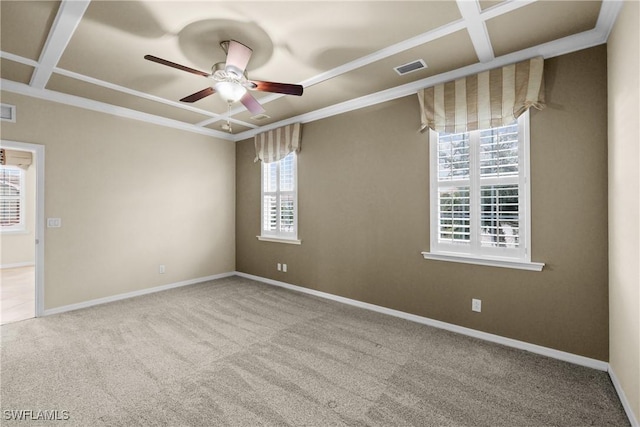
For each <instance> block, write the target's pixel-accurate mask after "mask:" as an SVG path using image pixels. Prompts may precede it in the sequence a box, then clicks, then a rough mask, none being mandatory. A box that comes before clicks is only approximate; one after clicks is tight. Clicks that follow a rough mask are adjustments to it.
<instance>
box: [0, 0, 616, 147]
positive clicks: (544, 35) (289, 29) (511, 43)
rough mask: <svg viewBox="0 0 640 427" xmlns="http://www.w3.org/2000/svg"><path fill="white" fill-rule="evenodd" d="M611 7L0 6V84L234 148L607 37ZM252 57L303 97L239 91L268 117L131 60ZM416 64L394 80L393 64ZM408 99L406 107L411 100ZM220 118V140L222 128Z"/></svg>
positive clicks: (66, 0)
mask: <svg viewBox="0 0 640 427" xmlns="http://www.w3.org/2000/svg"><path fill="white" fill-rule="evenodd" d="M620 6H621V3H620V2H618V1H609V0H604V1H594V0H588V1H566V0H565V1H548V0H538V1H532V0H511V1H485V0H479V1H476V0H457V1H454V0H449V1H340V2H333V1H251V2H249V1H206V2H205V1H201V2H197V1H175V2H172V1H98V0H93V1H81V0H73V1H71V0H63V1H6V0H2V2H1V3H0V8H1V9H0V13H1V38H0V46H1V52H0V58H1V59H0V61H1V62H0V76H1V77H2V81H1V85H2V90H6V91H10V92H16V93H21V94H25V95H28V96H34V97H38V98H42V99H48V100H51V101H54V102H60V103H65V104H70V105H74V106H78V107H81V108H88V109H93V110H97V111H103V112H106V113H109V114H116V115H119V116H123V117H129V118H132V119H136V120H144V121H149V122H152V123H156V124H159V125H163V126H170V127H176V128H180V129H185V130H189V131H192V132H198V133H204V134H210V135H212V136H216V137H219V138H223V139H229V140H240V139H244V138H248V137H251V136H253V135H254V134H256V133H258V132H260V131H263V130H267V129H270V128H273V127H276V126H280V125H283V124H287V123H291V122H295V121H300V122H308V121H312V120H317V119H320V118H323V117H328V116H331V115H333V114H339V113H342V112H345V111H349V110H352V109H356V108H361V107H364V106H367V105H372V104H375V103H378V102H384V101H387V100H391V99H394V98H398V97H402V96H407V95H410V94H412V93H415V92H416V91H417V90H418V89H420V88H422V87H427V86H429V85H433V84H437V83H440V82H444V81H449V80H452V79H455V78H458V77H462V76H464V75H468V74H472V73H477V72H479V71H482V70H486V69H490V68H494V67H498V66H502V65H506V64H508V63H512V62H517V61H520V60H523V59H527V58H530V57H533V56H539V55H541V56H544V57H546V58H549V57H553V56H557V55H561V54H564V53H568V52H572V51H575V50H579V49H583V48H586V47H590V46H595V45H598V44H602V43H604V42H606V39H607V37H608V35H609V32H610V30H611V28H612V26H613V23H614V21H615V18H616V17H617V14H618V12H619V10H620ZM230 39H231V40H237V41H239V42H241V43H243V44H245V45H247V46H249V47H250V48H252V49H253V54H252V56H251V59H250V61H249V64H248V67H247V72H248V76H249V79H255V80H266V81H274V82H285V83H296V84H301V85H302V86H303V87H304V93H303V95H302V96H300V97H297V96H292V95H281V94H272V93H268V92H260V91H253V92H251V93H252V94H253V95H254V96H255V98H256V99H258V100H259V102H260V103H261V104H262V106H263V107H264V109H265V110H266V111H265V114H266V116H267V117H256V115H254V114H252V113H250V112H249V111H247V110H246V108H245V107H244V106H243V105H242V104H241V103H239V102H237V103H233V104H232V105H231V108H230V111H229V109H228V106H227V103H226V102H225V101H223V100H222V99H221V98H220V96H218V94H213V95H211V96H208V97H206V98H203V99H201V100H199V101H197V102H194V103H183V102H180V101H179V100H180V99H181V98H183V97H185V96H187V95H190V94H192V93H194V92H197V91H199V90H201V89H204V88H206V87H210V86H212V84H213V83H214V82H213V81H212V80H211V79H208V78H205V77H202V76H198V75H194V74H191V73H187V72H184V71H181V70H178V69H175V68H171V67H167V66H164V65H161V64H157V63H154V62H151V61H147V60H145V59H144V56H145V55H147V54H150V55H154V56H157V57H160V58H163V59H166V60H168V61H171V62H175V63H179V64H182V65H185V66H188V67H190V68H195V69H197V70H202V71H205V72H207V73H209V72H210V71H211V67H212V66H213V64H215V63H218V62H224V61H225V52H224V51H223V50H222V48H221V47H220V42H222V41H224V40H230ZM416 60H423V61H424V63H425V64H426V68H423V69H420V70H417V71H413V72H410V73H408V74H405V75H399V74H398V73H397V72H396V71H395V70H394V67H397V66H400V65H403V64H407V63H410V62H413V61H416ZM416 102H417V101H416ZM227 120H229V121H230V124H231V128H232V132H228V131H225V130H223V128H222V126H223V125H224V124H225V123H226V122H227Z"/></svg>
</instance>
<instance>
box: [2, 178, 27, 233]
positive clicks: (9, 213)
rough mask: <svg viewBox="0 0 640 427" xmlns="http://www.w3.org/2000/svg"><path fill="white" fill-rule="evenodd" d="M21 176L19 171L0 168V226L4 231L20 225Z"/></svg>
mask: <svg viewBox="0 0 640 427" xmlns="http://www.w3.org/2000/svg"><path fill="white" fill-rule="evenodd" d="M23 174H24V172H22V171H21V170H20V169H17V168H13V167H4V166H0V226H1V227H3V229H5V230H6V229H10V228H15V227H17V226H20V225H21V224H22V212H23V210H22V206H21V204H22V200H23V197H22V186H23V176H24V175H23Z"/></svg>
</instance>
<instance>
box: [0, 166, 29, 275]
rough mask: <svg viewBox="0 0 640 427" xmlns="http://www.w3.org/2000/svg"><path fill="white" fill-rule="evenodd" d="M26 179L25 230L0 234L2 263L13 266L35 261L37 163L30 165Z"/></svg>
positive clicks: (0, 259) (25, 175) (2, 264)
mask: <svg viewBox="0 0 640 427" xmlns="http://www.w3.org/2000/svg"><path fill="white" fill-rule="evenodd" d="M24 180H25V211H24V217H25V227H26V230H25V231H24V232H18V233H3V234H2V235H0V265H1V266H3V267H11V266H17V265H30V264H33V263H34V262H35V256H36V251H35V238H36V235H35V220H36V197H35V196H36V165H35V158H34V164H32V165H31V166H29V168H28V169H27V170H26V171H25V174H24Z"/></svg>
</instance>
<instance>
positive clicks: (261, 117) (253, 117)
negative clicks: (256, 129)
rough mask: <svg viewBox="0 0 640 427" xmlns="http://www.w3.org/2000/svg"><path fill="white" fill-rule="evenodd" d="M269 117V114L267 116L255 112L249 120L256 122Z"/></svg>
mask: <svg viewBox="0 0 640 427" xmlns="http://www.w3.org/2000/svg"><path fill="white" fill-rule="evenodd" d="M270 118H271V116H268V115H266V114H256V115H255V116H251V120H255V121H257V122H259V121H260V120H266V119H270Z"/></svg>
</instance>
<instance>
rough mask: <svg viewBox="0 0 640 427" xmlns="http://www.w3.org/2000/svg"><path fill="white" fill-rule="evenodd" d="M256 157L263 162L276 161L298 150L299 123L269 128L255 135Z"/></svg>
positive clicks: (256, 159)
mask: <svg viewBox="0 0 640 427" xmlns="http://www.w3.org/2000/svg"><path fill="white" fill-rule="evenodd" d="M255 146H256V158H255V160H254V161H256V162H257V161H258V160H261V161H262V162H264V163H272V162H277V161H279V160H282V159H284V158H285V157H286V156H287V155H288V154H289V153H292V152H294V151H295V152H296V153H297V152H299V151H300V123H294V124H291V125H287V126H283V127H279V128H277V129H271V130H269V131H267V132H262V133H259V134H258V135H256V136H255Z"/></svg>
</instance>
